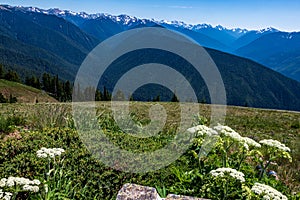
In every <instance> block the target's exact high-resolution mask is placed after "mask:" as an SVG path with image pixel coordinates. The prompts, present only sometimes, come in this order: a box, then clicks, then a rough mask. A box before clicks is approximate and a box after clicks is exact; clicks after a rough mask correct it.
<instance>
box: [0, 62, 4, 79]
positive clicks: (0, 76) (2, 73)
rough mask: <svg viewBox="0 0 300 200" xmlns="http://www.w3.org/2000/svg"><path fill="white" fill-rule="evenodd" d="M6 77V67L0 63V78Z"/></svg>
mask: <svg viewBox="0 0 300 200" xmlns="http://www.w3.org/2000/svg"><path fill="white" fill-rule="evenodd" d="M3 77H4V67H3V65H2V64H0V79H1V78H3Z"/></svg>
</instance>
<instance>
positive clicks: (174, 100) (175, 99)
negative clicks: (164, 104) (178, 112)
mask: <svg viewBox="0 0 300 200" xmlns="http://www.w3.org/2000/svg"><path fill="white" fill-rule="evenodd" d="M171 102H179V100H178V98H177V96H176V93H175V92H174V93H173V97H172V99H171Z"/></svg>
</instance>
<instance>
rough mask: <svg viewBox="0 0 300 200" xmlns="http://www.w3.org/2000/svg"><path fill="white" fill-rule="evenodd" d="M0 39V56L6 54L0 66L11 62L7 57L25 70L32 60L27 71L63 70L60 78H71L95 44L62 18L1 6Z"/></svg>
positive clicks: (93, 39) (94, 41)
mask: <svg viewBox="0 0 300 200" xmlns="http://www.w3.org/2000/svg"><path fill="white" fill-rule="evenodd" d="M25 25H26V26H25ZM0 37H1V41H0V46H1V51H2V55H6V56H2V58H1V59H2V60H1V62H2V63H8V64H11V62H15V61H12V59H11V58H10V57H12V58H14V57H15V58H19V57H20V59H17V61H16V63H17V66H18V67H23V66H22V63H23V64H25V66H24V67H27V66H28V65H29V61H30V59H32V60H35V61H37V62H32V65H33V66H32V67H29V68H31V69H30V70H34V71H37V70H40V69H42V70H43V69H45V68H51V69H49V71H50V72H53V73H57V72H60V71H64V72H62V73H65V74H66V76H67V77H66V76H65V77H63V78H70V76H73V77H74V75H75V74H76V72H77V69H78V67H79V66H80V64H81V62H82V61H83V59H84V58H85V56H86V54H87V53H89V52H90V51H91V49H92V48H94V47H95V46H96V45H97V44H98V43H99V40H98V39H95V38H94V37H92V36H90V35H88V34H86V33H85V32H83V31H82V30H80V29H79V28H78V27H77V26H75V25H74V24H72V23H70V22H67V21H65V20H64V19H62V18H59V17H56V16H54V15H46V14H42V13H35V12H24V11H23V10H22V9H19V8H18V7H3V6H1V7H0ZM8 55H9V56H8ZM26 60H27V61H26ZM62 69H64V70H62ZM67 74H68V75H67Z"/></svg>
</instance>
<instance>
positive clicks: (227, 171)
mask: <svg viewBox="0 0 300 200" xmlns="http://www.w3.org/2000/svg"><path fill="white" fill-rule="evenodd" d="M209 173H210V174H211V175H212V176H215V177H224V175H226V174H229V175H230V176H231V177H233V178H235V179H237V180H239V181H240V182H245V178H244V176H245V175H244V174H243V173H242V172H239V171H237V170H235V169H232V168H218V169H216V170H212V171H211V172H209Z"/></svg>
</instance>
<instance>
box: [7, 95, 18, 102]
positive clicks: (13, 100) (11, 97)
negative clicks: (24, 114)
mask: <svg viewBox="0 0 300 200" xmlns="http://www.w3.org/2000/svg"><path fill="white" fill-rule="evenodd" d="M17 101H18V100H17V97H13V96H12V94H10V95H9V103H17Z"/></svg>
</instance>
